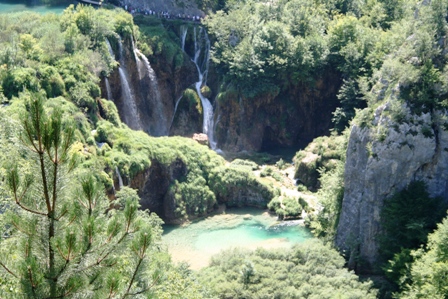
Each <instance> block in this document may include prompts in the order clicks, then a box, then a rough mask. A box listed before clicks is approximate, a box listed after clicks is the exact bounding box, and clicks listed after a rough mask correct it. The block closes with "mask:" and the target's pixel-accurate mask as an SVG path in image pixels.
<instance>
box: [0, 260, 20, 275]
mask: <svg viewBox="0 0 448 299" xmlns="http://www.w3.org/2000/svg"><path fill="white" fill-rule="evenodd" d="M0 266H2V267H3V268H4V269H5V270H6V271H7V272H8V273H9V274H11V275H12V276H14V277H15V278H19V277H18V276H17V275H16V274H14V272H12V271H11V270H9V269H8V267H6V266H5V264H3V263H2V262H0Z"/></svg>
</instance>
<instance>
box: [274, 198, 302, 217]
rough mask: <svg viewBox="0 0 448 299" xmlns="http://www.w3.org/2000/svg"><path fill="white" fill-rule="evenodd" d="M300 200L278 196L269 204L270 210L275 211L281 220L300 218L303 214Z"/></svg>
mask: <svg viewBox="0 0 448 299" xmlns="http://www.w3.org/2000/svg"><path fill="white" fill-rule="evenodd" d="M300 200H302V201H304V200H303V199H301V198H300V199H297V198H294V197H284V196H277V197H274V198H273V199H272V200H271V201H270V202H269V204H268V209H269V210H271V211H274V212H275V214H277V215H278V217H279V218H280V219H288V218H298V217H299V216H300V215H301V214H302V206H301V204H300V203H299V202H300Z"/></svg>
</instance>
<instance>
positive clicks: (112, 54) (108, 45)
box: [106, 38, 121, 60]
mask: <svg viewBox="0 0 448 299" xmlns="http://www.w3.org/2000/svg"><path fill="white" fill-rule="evenodd" d="M106 45H107V50H109V54H110V56H111V57H112V59H114V60H115V54H114V50H112V46H111V45H110V42H109V40H108V39H107V38H106ZM120 55H121V54H120Z"/></svg>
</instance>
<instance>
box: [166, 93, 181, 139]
mask: <svg viewBox="0 0 448 299" xmlns="http://www.w3.org/2000/svg"><path fill="white" fill-rule="evenodd" d="M183 96H184V95H183V94H182V95H181V96H180V97H179V98H178V99H177V101H176V105H175V106H174V112H173V117H172V118H171V124H170V129H169V130H168V133H169V131H171V127H172V126H173V122H174V117H175V116H176V111H177V106H178V105H179V102H180V100H182V97H183Z"/></svg>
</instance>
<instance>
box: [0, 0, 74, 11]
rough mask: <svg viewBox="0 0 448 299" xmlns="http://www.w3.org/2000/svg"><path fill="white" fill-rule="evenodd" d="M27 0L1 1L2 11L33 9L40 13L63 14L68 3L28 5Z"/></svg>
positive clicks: (0, 9)
mask: <svg viewBox="0 0 448 299" xmlns="http://www.w3.org/2000/svg"><path fill="white" fill-rule="evenodd" d="M25 3H26V2H25V1H1V0H0V13H11V12H20V11H33V12H37V13H40V14H47V13H55V14H61V13H62V12H63V11H64V9H65V8H66V7H67V5H57V6H46V5H26V4H25Z"/></svg>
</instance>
